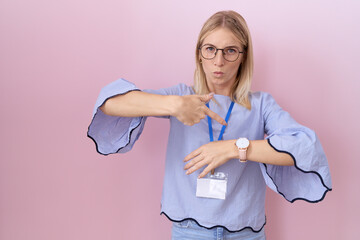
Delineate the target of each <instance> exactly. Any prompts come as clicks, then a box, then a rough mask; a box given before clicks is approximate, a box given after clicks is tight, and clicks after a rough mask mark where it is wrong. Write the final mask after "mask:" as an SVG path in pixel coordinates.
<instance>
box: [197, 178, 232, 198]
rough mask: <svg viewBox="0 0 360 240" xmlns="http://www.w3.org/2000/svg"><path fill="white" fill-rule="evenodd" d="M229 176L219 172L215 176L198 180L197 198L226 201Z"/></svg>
mask: <svg viewBox="0 0 360 240" xmlns="http://www.w3.org/2000/svg"><path fill="white" fill-rule="evenodd" d="M226 185H227V176H226V174H225V173H222V172H217V173H215V174H214V175H212V174H210V173H209V174H207V175H206V176H205V177H203V178H198V179H197V184H196V196H197V197H204V198H216V199H225V195H226Z"/></svg>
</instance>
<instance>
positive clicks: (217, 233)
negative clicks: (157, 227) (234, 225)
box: [171, 220, 265, 240]
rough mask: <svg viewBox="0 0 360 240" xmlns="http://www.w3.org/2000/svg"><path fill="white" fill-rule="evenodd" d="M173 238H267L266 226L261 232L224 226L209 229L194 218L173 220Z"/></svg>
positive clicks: (250, 239)
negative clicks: (198, 223)
mask: <svg viewBox="0 0 360 240" xmlns="http://www.w3.org/2000/svg"><path fill="white" fill-rule="evenodd" d="M171 239H172V240H212V239H213V240H230V239H231V240H235V239H236V240H241V239H245V240H265V232H264V228H263V229H262V230H261V231H260V232H257V233H256V232H253V231H252V230H251V229H248V228H246V229H244V230H242V231H240V232H229V231H227V230H226V229H224V228H222V227H215V228H212V229H207V228H203V227H200V226H199V225H197V223H196V222H194V221H193V220H184V221H182V222H173V226H172V234H171Z"/></svg>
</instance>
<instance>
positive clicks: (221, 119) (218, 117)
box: [205, 108, 227, 125]
mask: <svg viewBox="0 0 360 240" xmlns="http://www.w3.org/2000/svg"><path fill="white" fill-rule="evenodd" d="M205 114H206V115H208V116H209V117H211V118H212V119H214V120H215V121H217V122H218V123H220V124H221V125H227V123H226V122H225V120H224V119H223V118H222V117H220V116H219V115H218V114H217V113H214V112H213V111H211V110H210V109H209V108H206V110H205Z"/></svg>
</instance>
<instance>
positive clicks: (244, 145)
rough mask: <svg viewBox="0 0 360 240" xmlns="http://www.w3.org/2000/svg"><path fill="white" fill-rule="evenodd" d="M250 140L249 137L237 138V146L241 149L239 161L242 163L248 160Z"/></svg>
mask: <svg viewBox="0 0 360 240" xmlns="http://www.w3.org/2000/svg"><path fill="white" fill-rule="evenodd" d="M249 144H250V142H249V140H248V139H247V138H239V139H238V140H236V142H235V145H236V146H237V148H238V149H239V161H240V162H241V163H244V162H246V161H247V158H246V151H247V149H248V147H249Z"/></svg>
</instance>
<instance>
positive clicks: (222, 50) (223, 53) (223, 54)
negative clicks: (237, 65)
mask: <svg viewBox="0 0 360 240" xmlns="http://www.w3.org/2000/svg"><path fill="white" fill-rule="evenodd" d="M205 46H211V47H213V48H215V49H216V51H215V54H214V56H213V57H212V58H206V57H204V55H203V54H202V51H201V49H202V48H203V47H205ZM229 47H230V48H231V47H233V46H229ZM229 47H225V48H217V47H215V46H214V45H211V44H205V45H202V46H201V47H199V51H200V55H201V56H202V57H203V58H205V59H207V60H211V59H214V58H215V57H216V54H217V52H218V51H219V50H221V52H222V56H223V58H224V59H225V60H226V61H228V62H235V61H236V60H238V59H239V56H240V53H244V51H240V50H239V49H237V48H236V47H234V49H236V50H237V51H238V56H237V57H236V59H235V60H233V61H229V60H227V59H226V58H225V55H226V54H225V52H224V50H225V49H226V48H229Z"/></svg>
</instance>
